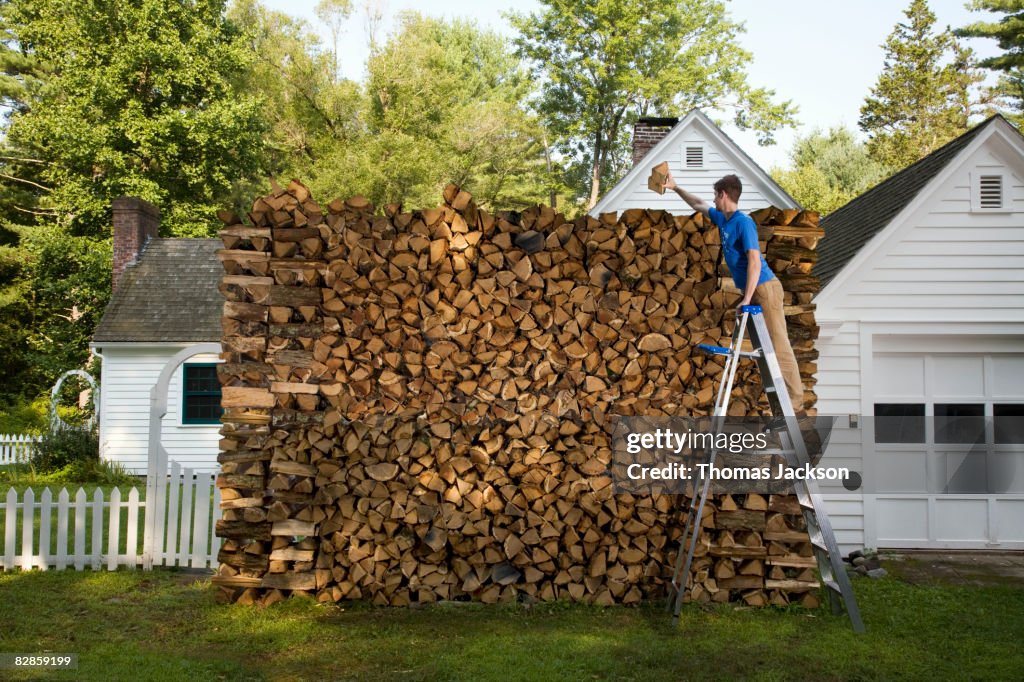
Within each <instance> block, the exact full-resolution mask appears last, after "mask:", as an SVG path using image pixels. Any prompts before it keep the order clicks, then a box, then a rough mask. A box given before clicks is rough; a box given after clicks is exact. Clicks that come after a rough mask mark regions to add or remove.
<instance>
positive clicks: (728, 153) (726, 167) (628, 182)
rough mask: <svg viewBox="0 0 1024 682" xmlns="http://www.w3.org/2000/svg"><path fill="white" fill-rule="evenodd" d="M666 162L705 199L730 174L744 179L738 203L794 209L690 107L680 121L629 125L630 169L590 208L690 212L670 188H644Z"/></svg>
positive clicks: (776, 187)
mask: <svg viewBox="0 0 1024 682" xmlns="http://www.w3.org/2000/svg"><path fill="white" fill-rule="evenodd" d="M663 161H667V162H668V166H669V170H670V171H671V172H672V177H673V178H675V180H676V182H677V183H678V184H679V186H680V187H683V188H685V189H686V190H687V191H689V192H692V193H694V194H696V195H697V196H699V197H703V198H705V199H707V200H708V201H710V200H711V199H712V198H713V192H712V189H711V188H712V186H713V185H714V184H715V181H716V180H718V179H719V178H721V177H722V176H723V175H728V174H730V173H735V174H736V175H738V176H739V178H740V181H741V182H742V183H743V195H742V196H741V197H740V206H741V208H742V209H743V210H744V211H753V210H756V209H759V208H764V207H766V206H776V207H778V208H799V205H798V204H797V203H796V201H794V200H793V197H791V196H789V195H788V194H786V191H785V190H783V189H782V188H781V187H779V185H777V184H776V183H775V181H774V180H772V178H771V176H769V175H768V174H767V173H766V172H764V170H762V169H761V167H760V166H758V165H757V163H755V162H754V160H753V159H751V158H750V157H749V156H747V154H746V153H745V152H744V151H743V150H742V149H740V147H739V146H738V145H737V144H736V143H735V142H733V141H732V139H730V138H729V136H728V135H726V134H725V133H724V132H722V129H721V128H719V127H718V126H717V125H715V124H714V122H713V121H712V120H711V119H709V118H708V117H707V116H705V115H704V113H703V112H701V111H700V110H699V109H694V110H693V111H691V112H690V113H689V114H687V115H686V116H685V117H684V118H682V119H677V118H641V119H639V120H638V121H637V122H636V125H635V127H634V128H633V169H632V170H631V171H630V172H629V173H627V174H626V177H624V178H623V179H622V180H620V181H619V182H618V183H617V184H616V185H615V186H614V187H612V188H611V189H610V190H608V192H607V193H606V194H605V195H604V196H603V197H602V198H601V200H600V201H599V202H597V205H596V206H594V208H593V209H591V211H590V215H592V216H594V217H597V216H598V215H600V214H601V213H610V212H621V211H624V210H626V209H630V208H648V209H661V210H665V211H668V212H670V213H673V214H677V215H689V214H691V213H693V209H692V208H690V207H689V205H687V204H686V202H684V201H683V200H682V199H680V198H679V195H678V194H676V193H675V192H665V193H664V194H661V195H659V194H657V193H656V192H652V191H651V190H650V189H648V188H647V177H648V176H649V175H650V173H651V168H653V167H654V166H657V165H658V164H660V163H662V162H663Z"/></svg>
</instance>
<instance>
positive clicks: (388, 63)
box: [231, 0, 556, 208]
mask: <svg viewBox="0 0 1024 682" xmlns="http://www.w3.org/2000/svg"><path fill="white" fill-rule="evenodd" d="M322 4H323V3H322ZM348 9H349V8H348V4H347V3H337V2H334V3H331V6H330V7H321V8H320V10H322V11H319V12H318V13H319V14H323V16H324V17H325V18H326V19H327V23H328V25H329V28H331V31H332V34H333V35H334V36H335V39H336V36H337V31H338V30H339V29H338V24H337V21H336V19H337V18H338V17H339V16H342V15H343V13H344V12H346V11H348ZM339 13H341V14H339ZM231 16H232V17H234V18H235V20H236V22H237V23H239V24H240V25H244V26H246V27H247V29H246V40H247V41H248V43H249V45H250V46H251V49H252V50H253V52H254V53H255V54H256V55H257V61H256V64H255V67H254V69H253V71H252V73H251V77H250V80H249V84H250V87H251V88H252V89H254V90H255V91H259V92H261V93H262V94H263V98H264V101H265V102H266V105H265V109H264V113H265V115H266V116H267V117H268V120H270V121H271V124H270V130H271V133H270V140H271V142H270V147H271V149H272V154H273V170H274V173H275V174H277V175H281V176H284V177H300V178H302V179H303V181H304V182H306V183H307V184H308V185H309V186H310V187H311V188H312V189H313V191H314V193H315V195H316V196H318V197H320V198H333V197H335V196H339V195H341V196H349V195H353V194H362V195H365V196H367V197H368V198H369V199H371V200H372V201H373V202H374V203H376V204H378V205H380V204H384V203H391V202H398V201H402V202H404V203H405V204H406V205H407V206H410V207H421V206H434V205H436V204H437V203H438V201H439V199H440V194H441V190H442V188H443V187H444V186H445V185H446V184H447V183H449V182H452V181H455V182H458V183H460V184H462V185H465V186H467V187H468V188H469V189H470V190H471V191H472V192H473V194H474V196H475V197H476V198H477V201H478V203H479V204H481V205H483V206H487V207H490V208H515V207H521V206H524V205H527V204H532V203H537V202H538V201H539V200H541V199H542V198H543V197H544V196H545V195H546V193H547V192H548V191H549V190H550V189H551V188H552V187H553V186H554V185H555V184H556V183H554V182H552V180H551V178H550V175H549V174H548V173H547V171H546V170H545V167H544V155H543V145H542V142H541V140H542V137H543V131H542V130H541V129H540V126H539V124H538V122H537V121H536V119H535V117H533V116H531V115H529V114H528V113H527V112H526V111H525V110H524V109H523V106H522V104H521V103H522V102H523V101H524V100H525V99H526V97H527V95H528V93H529V91H530V87H531V85H530V82H529V79H528V75H527V74H526V73H525V71H523V70H522V69H521V67H520V65H519V62H518V60H517V59H516V58H515V56H514V55H513V54H512V50H511V47H510V46H509V44H508V42H507V41H506V40H505V39H504V38H502V37H501V36H499V35H497V34H495V33H492V32H488V31H483V30H481V29H479V28H478V27H476V26H475V25H474V24H471V23H467V22H461V21H451V22H448V21H443V20H439V19H431V18H426V17H422V16H420V15H418V14H416V13H412V12H408V13H404V14H402V15H400V17H399V18H398V21H397V27H396V29H395V32H394V34H393V35H391V36H390V37H389V39H388V40H387V42H386V43H385V44H384V45H382V46H380V47H379V48H377V49H375V50H374V51H373V53H372V54H371V57H370V60H369V63H368V65H367V69H368V75H367V81H366V83H365V85H360V84H358V83H355V82H353V81H349V80H345V79H341V78H339V77H338V75H337V50H336V48H335V46H329V47H328V48H327V49H325V48H324V47H323V46H322V45H321V44H320V43H319V42H318V41H317V40H316V39H315V37H311V36H315V33H314V32H313V31H312V30H310V28H309V27H308V26H307V25H306V24H305V23H304V22H301V21H298V20H295V19H291V18H289V17H287V16H285V15H283V14H280V13H276V12H271V11H268V10H266V9H265V8H263V7H262V6H260V5H258V4H257V3H255V2H253V1H252V0H241V1H240V2H237V3H236V4H235V5H234V6H233V7H232V10H231Z"/></svg>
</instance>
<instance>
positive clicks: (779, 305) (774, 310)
mask: <svg viewBox="0 0 1024 682" xmlns="http://www.w3.org/2000/svg"><path fill="white" fill-rule="evenodd" d="M753 302H754V303H756V304H757V305H759V306H761V309H762V310H763V311H764V312H763V314H764V323H765V326H767V327H768V336H770V337H771V339H772V345H773V346H775V357H777V358H778V360H779V369H781V370H782V378H783V379H784V380H785V382H786V391H787V392H788V393H789V400H790V402H791V403H792V404H793V411H794V412H795V413H797V414H800V413H802V412H803V410H804V383H803V380H801V379H800V367H799V366H798V365H797V363H796V356H794V355H793V346H791V345H790V343H789V333H788V332H787V331H786V315H785V313H784V312H783V299H782V284H781V283H779V280H778V279H772V280H769V281H767V282H765V283H764V284H759V285H758V286H757V289H755V290H754V301H753Z"/></svg>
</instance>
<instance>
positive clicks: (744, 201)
mask: <svg viewBox="0 0 1024 682" xmlns="http://www.w3.org/2000/svg"><path fill="white" fill-rule="evenodd" d="M682 138H683V139H682V140H680V141H679V143H678V144H673V145H672V146H671V147H669V148H668V149H667V150H666V151H665V153H663V154H656V155H655V156H651V155H650V154H648V155H647V156H646V157H645V158H644V159H642V160H641V161H640V165H641V166H642V167H643V168H644V169H646V170H647V171H648V173H649V171H650V169H651V168H653V167H654V166H657V165H658V164H659V163H661V162H662V161H668V167H669V170H670V171H671V172H672V177H673V178H674V179H675V181H676V183H677V184H678V185H679V186H680V187H682V188H683V189H685V190H687V191H688V192H690V193H692V194H696V195H697V196H698V197H701V198H702V199H704V200H705V201H707V202H708V203H709V204H710V203H712V202H713V201H714V198H715V196H714V190H713V189H712V187H713V185H714V184H715V182H717V181H718V180H719V179H720V178H721V177H722V176H724V175H728V174H730V173H735V174H736V175H738V176H739V178H740V182H742V183H743V194H742V195H741V196H740V208H741V210H743V211H748V212H749V211H753V210H756V209H759V208H764V207H766V206H770V205H771V204H772V202H771V201H770V200H769V199H768V198H766V197H765V195H764V192H763V190H762V188H761V185H760V183H759V182H758V181H757V180H756V179H754V178H753V177H751V176H750V174H749V173H746V172H744V169H743V168H738V167H737V164H736V163H735V161H733V160H732V159H731V158H729V157H728V156H727V155H726V154H725V153H724V150H723V149H722V147H721V146H720V145H719V144H718V143H716V142H715V141H714V140H712V139H710V138H709V136H706V135H702V134H700V133H699V132H698V131H696V130H693V129H690V130H687V131H684V134H683V136H682ZM690 146H700V147H702V148H703V149H704V165H703V166H702V167H701V168H687V167H686V158H685V154H686V148H687V147H690ZM630 208H652V209H661V210H665V211H669V212H671V213H673V214H675V215H689V214H691V213H693V209H692V208H690V207H689V206H688V205H686V204H685V203H683V201H682V199H680V198H679V195H678V194H676V193H675V192H665V193H664V194H658V193H657V192H652V191H651V190H650V189H648V187H647V175H646V174H645V175H644V176H643V178H642V182H634V183H632V184H630V186H629V188H628V192H626V193H624V194H623V195H622V198H621V199H619V200H618V201H617V202H616V206H615V207H614V209H612V208H611V207H609V210H615V211H619V212H621V211H625V210H627V209H630Z"/></svg>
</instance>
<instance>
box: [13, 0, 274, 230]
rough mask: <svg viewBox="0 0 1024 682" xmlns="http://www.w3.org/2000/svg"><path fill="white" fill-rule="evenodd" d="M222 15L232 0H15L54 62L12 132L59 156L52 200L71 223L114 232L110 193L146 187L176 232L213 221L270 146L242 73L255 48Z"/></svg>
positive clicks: (142, 192)
mask: <svg viewBox="0 0 1024 682" xmlns="http://www.w3.org/2000/svg"><path fill="white" fill-rule="evenodd" d="M222 15H223V1H222V0H138V1H137V2H131V3H94V2H91V1H90V0H59V1H58V0H9V2H8V4H7V11H6V16H7V18H8V19H9V21H10V24H9V26H10V28H11V30H12V31H13V32H14V34H15V35H16V36H17V40H18V44H19V46H20V47H21V49H22V50H23V51H25V52H26V53H28V54H31V55H32V56H33V58H35V59H37V60H39V61H40V62H42V63H45V64H46V66H47V75H46V79H45V83H44V85H43V86H42V87H40V88H39V89H38V90H37V91H35V92H32V93H30V94H29V96H28V97H27V98H26V104H25V108H24V110H23V111H16V112H14V113H13V114H12V116H11V118H10V123H9V127H8V131H7V132H8V137H9V140H10V142H11V144H12V145H14V146H15V147H16V148H18V149H21V150H27V151H30V152H31V153H32V154H33V155H34V156H35V158H38V159H41V160H43V161H45V162H46V165H45V166H43V168H42V170H41V171H40V177H41V178H42V182H41V183H40V184H41V185H42V186H43V189H41V190H40V192H41V195H40V199H39V202H40V206H41V207H42V208H43V209H44V210H45V212H46V213H48V214H49V215H52V216H53V217H54V218H56V219H57V221H58V223H59V224H60V225H61V226H62V228H65V229H67V230H69V231H70V233H71V234H72V235H79V236H88V237H92V238H94V239H102V238H105V237H106V236H107V234H108V233H109V225H110V201H111V200H112V199H113V198H115V197H117V196H121V195H134V196H140V197H142V198H144V199H147V200H149V201H151V202H153V203H154V204H156V205H157V206H159V207H160V208H161V210H162V213H163V225H164V229H165V230H166V231H167V232H168V233H169V234H173V235H179V236H207V235H209V234H211V230H212V225H213V214H214V213H215V210H216V209H217V208H220V207H222V206H223V204H224V203H225V200H226V199H227V198H228V197H230V194H231V190H232V187H233V185H234V184H235V183H236V182H237V181H238V180H240V179H245V178H248V177H250V176H252V175H253V174H254V173H256V172H257V171H258V170H259V168H260V167H261V164H262V154H263V140H262V133H263V120H262V118H261V116H260V108H259V103H258V102H257V100H256V98H255V97H253V96H250V95H248V94H246V93H243V92H240V91H238V89H237V87H236V86H237V84H238V83H239V81H240V79H241V77H242V76H243V74H244V73H245V69H246V68H247V66H248V61H249V59H250V57H249V54H248V53H247V51H246V50H245V46H244V44H243V43H242V41H240V40H239V39H238V32H237V30H236V29H235V28H234V27H233V26H232V25H231V24H230V23H228V22H227V21H225V19H224V18H223V16H222Z"/></svg>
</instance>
